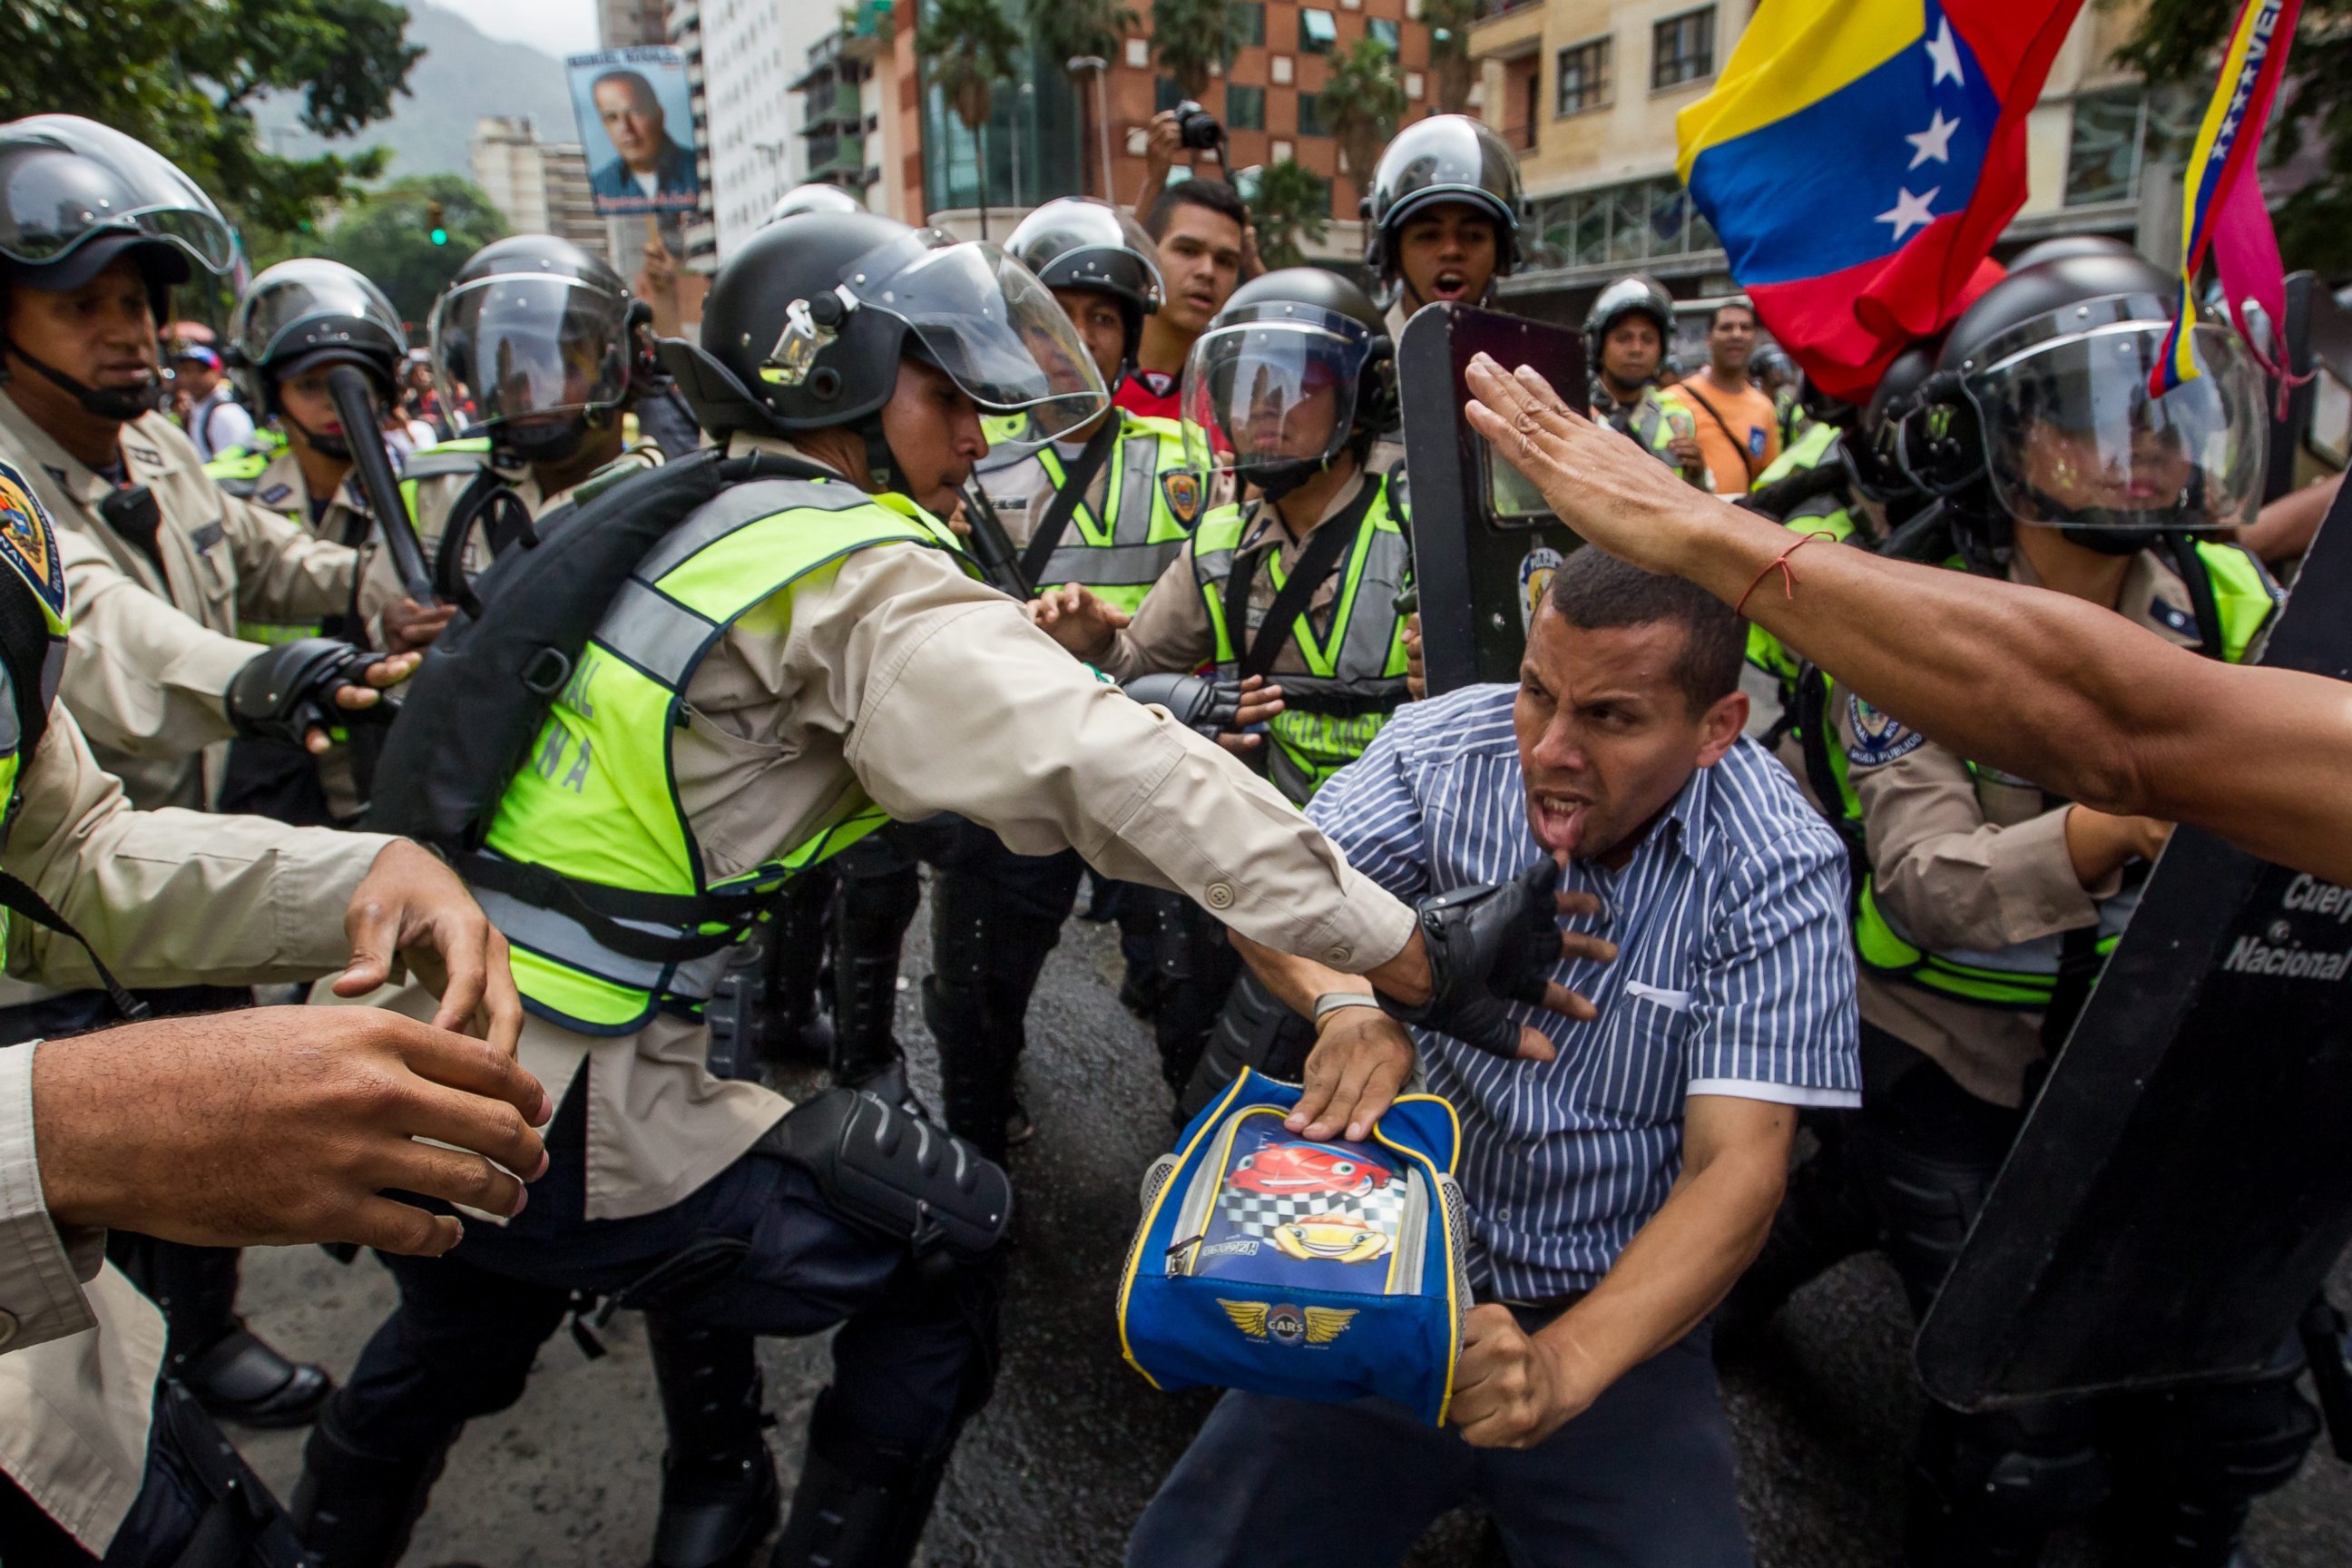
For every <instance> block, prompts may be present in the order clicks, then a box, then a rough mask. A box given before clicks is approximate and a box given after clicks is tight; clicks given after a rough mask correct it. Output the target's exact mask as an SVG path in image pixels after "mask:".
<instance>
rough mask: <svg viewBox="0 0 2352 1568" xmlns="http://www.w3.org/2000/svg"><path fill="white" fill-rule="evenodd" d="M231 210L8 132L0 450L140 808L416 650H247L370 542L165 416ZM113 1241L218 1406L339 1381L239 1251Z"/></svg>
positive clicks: (80, 683) (107, 762)
mask: <svg viewBox="0 0 2352 1568" xmlns="http://www.w3.org/2000/svg"><path fill="white" fill-rule="evenodd" d="M235 249H236V238H235V236H234V234H233V233H232V231H231V230H230V228H229V226H228V224H227V222H226V219H224V218H223V217H222V216H221V215H220V213H219V211H218V209H217V208H215V206H214V205H213V204H212V202H211V200H210V199H209V198H208V197H206V196H205V195H204V193H203V192H202V191H201V190H199V189H198V188H197V187H196V186H195V184H194V183H193V182H191V181H190V180H189V179H188V178H187V176H186V175H185V174H182V173H181V172H180V171H179V170H178V169H177V168H175V167H173V165H172V164H171V163H169V162H167V161H166V160H164V159H163V157H161V156H160V155H158V154H157V153H154V152H153V151H152V149H149V148H147V147H145V146H142V145H141V144H140V143H139V142H134V141H132V140H131V139H130V138H129V137H127V136H124V135H122V134H121V132H115V131H111V130H109V129H108V128H106V127H104V126H101V125H97V124H94V123H92V122H91V121H86V120H80V119H77V118H74V117H72V116H68V115H41V116H37V117H34V118H32V119H28V120H20V121H14V122H12V123H10V124H8V125H6V126H0V365H5V372H6V379H5V386H0V459H5V460H6V461H7V462H8V463H9V465H10V466H11V468H13V469H14V470H15V471H16V473H17V474H18V475H19V476H21V482H22V484H23V485H24V486H26V487H27V488H28V489H29V492H30V493H31V495H32V496H33V498H34V499H35V500H38V501H39V502H40V503H41V504H42V505H43V506H44V507H45V508H46V510H47V511H48V513H49V515H50V516H51V517H52V518H54V519H55V520H57V521H58V526H59V535H58V555H59V558H60V560H61V561H62V563H63V568H64V573H65V583H66V585H67V592H68V594H69V595H70V596H71V599H72V602H73V606H74V625H73V630H72V636H71V640H72V646H73V648H74V657H73V658H70V659H67V660H66V661H65V664H64V670H63V675H62V678H61V679H60V681H59V684H58V692H59V696H60V700H62V701H63V702H64V703H65V705H66V706H67V708H68V710H71V711H72V713H73V714H74V717H75V718H76V720H77V721H79V723H80V724H81V726H82V728H83V730H84V731H85V732H86V733H87V734H88V736H89V741H90V745H91V750H92V752H94V753H95V754H96V755H97V757H98V759H99V762H100V764H101V765H102V766H104V767H105V769H106V770H107V771H108V772H109V773H113V774H114V775H116V776H117V777H118V778H120V779H121V781H122V783H123V785H124V789H125V792H126V793H127V794H128V795H129V796H130V797H131V802H132V804H133V805H138V806H140V807H142V808H149V809H152V808H154V807H157V806H164V805H179V806H189V807H202V806H204V805H207V804H208V803H209V802H210V801H211V800H212V799H213V798H214V797H215V793H216V791H217V789H218V787H219V784H220V779H221V769H222V764H223V762H224V761H225V754H226V749H227V748H226V745H225V744H224V742H228V741H229V740H230V739H231V738H232V737H240V736H241V737H247V738H257V739H262V740H268V741H276V742H299V743H303V744H307V745H308V746H310V749H312V750H313V751H318V750H323V749H324V747H325V745H326V743H327V742H326V736H325V733H324V723H323V716H324V715H326V714H328V713H331V712H336V711H339V710H357V709H363V708H366V707H368V706H370V705H373V703H375V702H376V701H377V700H378V699H379V697H380V695H381V693H380V692H379V691H378V690H376V689H374V688H377V687H381V686H386V685H390V684H393V683H394V682H395V681H398V680H400V679H404V677H405V676H406V674H407V671H408V669H409V668H410V667H411V665H412V663H413V660H406V659H390V660H381V661H373V662H372V661H371V659H370V657H369V656H367V655H365V654H363V653H362V652H360V651H359V650H357V649H354V648H351V647H346V646H342V645H338V644H335V643H332V642H330V641H325V640H315V641H299V642H290V643H286V644H282V645H279V646H277V647H271V648H268V649H265V650H261V651H259V652H257V651H256V649H255V647H254V645H253V644H251V643H249V642H245V641H241V640H239V638H238V637H236V630H237V627H238V626H239V624H240V620H241V618H242V617H245V616H254V617H256V618H259V619H264V620H268V621H271V622H276V623H281V624H283V623H290V622H301V621H306V620H310V619H314V618H317V617H320V616H327V615H331V614H335V613H338V612H340V611H341V610H344V609H346V608H347V607H349V606H350V605H351V604H352V595H353V593H354V591H355V588H356V586H357V584H358V579H359V573H360V565H361V559H362V558H361V556H360V555H359V553H358V552H355V551H353V550H352V549H350V548H349V547H347V546H345V545H342V544H340V543H334V542H328V541H325V540H320V539H318V538H315V537H314V536H313V535H312V534H311V533H310V531H309V530H308V529H306V528H302V527H299V526H298V525H296V524H294V523H291V522H289V521H286V520H285V519H283V518H281V517H278V515H277V514H275V513H273V512H270V511H268V510H265V509H263V508H260V507H257V506H255V505H253V504H251V503H250V502H248V501H246V500H241V499H238V498H236V497H231V496H226V495H224V494H223V493H222V492H221V490H220V489H218V487H216V486H215V484H214V483H213V481H212V480H211V479H210V478H209V477H207V476H206V474H205V471H204V467H203V464H202V463H201V461H200V460H199V459H198V458H197V456H196V451H195V448H194V446H193V445H191V444H190V443H189V441H188V438H187V437H186V436H185V435H184V434H183V433H182V432H181V431H180V430H179V429H178V428H177V427H176V426H173V424H172V423H171V422H170V421H169V420H168V419H166V418H165V417H164V416H163V415H162V414H160V413H157V412H155V410H154V401H155V398H156V395H157V393H158V390H159V381H158V377H157V366H156V363H155V361H156V353H157V345H156V335H155V334H156V323H157V322H158V321H161V320H163V318H164V317H165V316H166V315H167V314H168V305H169V295H170V290H171V289H172V287H173V285H174V284H177V283H180V282H184V281H185V280H186V279H188V278H189V277H190V276H191V275H192V269H193V268H195V267H202V268H205V269H206V270H207V271H210V272H213V273H215V274H218V273H221V272H224V271H226V269H227V268H228V266H229V264H230V262H231V260H232V258H233V257H234V255H235ZM249 1000H250V993H249V992H243V991H237V990H233V989H221V988H215V987H210V986H193V987H188V988H183V989H177V990H174V991H173V992H170V993H166V994H155V995H152V996H150V997H149V998H147V1003H148V1005H149V1006H151V1007H152V1008H154V1009H156V1010H159V1011H180V1012H186V1011H211V1010H214V1009H217V1008H220V1007H223V1006H227V1005H237V1004H239V1003H240V1002H245V1001H249ZM0 1001H5V1007H0V1038H6V1039H13V1040H24V1039H33V1038H38V1037H43V1036H55V1035H60V1034H67V1033H72V1032H75V1031H77V1030H79V1029H82V1028H88V1027H90V1026H93V1025H96V1024H99V1023H102V1022H105V1021H107V1020H109V1019H110V1017H111V1016H112V1014H111V1010H110V1006H109V1004H108V1001H107V998H106V996H105V995H104V994H102V993H100V992H97V991H92V990H81V991H76V992H69V993H58V992H54V991H48V990H46V989H44V988H39V987H35V986H28V985H25V984H18V983H15V982H8V983H5V989H0ZM116 1248H117V1252H118V1255H119V1256H121V1258H122V1259H123V1261H124V1262H125V1263H126V1265H127V1266H129V1267H130V1268H131V1270H132V1272H133V1273H134V1274H135V1275H136V1276H137V1277H138V1278H139V1279H140V1280H141V1282H142V1284H143V1285H144V1286H145V1287H146V1289H148V1290H149V1292H150V1294H152V1295H153V1296H155V1297H156V1298H157V1299H158V1300H163V1301H164V1302H165V1303H166V1305H167V1308H168V1310H169V1313H170V1318H171V1327H172V1344H171V1347H170V1352H169V1353H170V1355H171V1358H172V1363H173V1368H174V1370H175V1371H176V1372H177V1373H178V1374H179V1375H180V1376H182V1377H183V1378H184V1379H185V1380H186V1381H187V1382H188V1384H190V1386H191V1387H192V1388H193V1389H194V1391H195V1392H196V1393H197V1394H198V1396H199V1397H200V1398H202V1399H204V1400H205V1402H206V1403H207V1404H208V1405H210V1406H211V1407H212V1408H213V1409H214V1410H215V1412H218V1413H221V1414H225V1415H232V1416H235V1417H236V1418H238V1419H241V1420H245V1421H247V1422H252V1423H259V1424H264V1425H286V1424H296V1425H299V1423H300V1422H302V1421H304V1420H307V1419H308V1418H309V1415H310V1412H311V1411H312V1410H313V1409H314V1408H315V1407H316V1406H317V1405H318V1402H319V1400H320V1398H322V1397H323V1396H324V1394H326V1391H327V1389H328V1387H329V1383H328V1380H327V1377H326V1374H325V1373H324V1372H323V1371H322V1370H320V1369H319V1368H317V1367H314V1366H308V1365H302V1364H298V1363H293V1362H290V1361H289V1360H287V1359H286V1358H285V1357H283V1356H281V1355H279V1354H278V1352H276V1351H274V1350H272V1349H271V1348H270V1347H269V1346H268V1345H266V1344H264V1343H263V1342H261V1341H259V1340H258V1339H257V1338H255V1337H254V1336H253V1335H252V1334H251V1332H250V1331H247V1329H246V1328H245V1327H244V1325H243V1324H242V1322H241V1321H239V1320H238V1319H237V1317H236V1311H235V1305H236V1253H235V1251H233V1250H231V1249H226V1248H214V1247H183V1246H179V1245H177V1244H173V1243H163V1242H147V1241H144V1240H142V1239H138V1238H132V1237H128V1236H125V1237H122V1238H121V1239H120V1240H119V1241H118V1242H117V1244H116Z"/></svg>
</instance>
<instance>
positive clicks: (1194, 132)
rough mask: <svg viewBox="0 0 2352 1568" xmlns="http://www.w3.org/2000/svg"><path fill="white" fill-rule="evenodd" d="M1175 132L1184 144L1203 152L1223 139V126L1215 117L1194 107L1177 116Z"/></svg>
mask: <svg viewBox="0 0 2352 1568" xmlns="http://www.w3.org/2000/svg"><path fill="white" fill-rule="evenodd" d="M1176 133H1177V136H1178V138H1179V139H1180V140H1181V142H1183V144H1184V145H1185V146H1187V147H1192V148H1198V149H1200V150H1202V151H1204V152H1205V151H1206V150H1208V149H1209V148H1212V147H1214V146H1216V145H1217V144H1218V143H1219V142H1223V140H1224V139H1225V128H1224V127H1223V125H1220V124H1218V123H1217V117H1216V116H1215V115H1213V114H1211V113H1210V112H1209V111H1208V110H1205V109H1195V110H1192V111H1191V112H1190V113H1188V114H1183V115H1181V116H1179V117H1178V119H1177V121H1176Z"/></svg>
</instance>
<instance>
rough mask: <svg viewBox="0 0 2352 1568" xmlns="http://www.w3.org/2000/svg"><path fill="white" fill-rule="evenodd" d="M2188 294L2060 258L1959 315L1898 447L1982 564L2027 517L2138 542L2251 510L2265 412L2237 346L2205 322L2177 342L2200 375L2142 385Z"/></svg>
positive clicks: (2070, 530) (2257, 494)
mask: <svg viewBox="0 0 2352 1568" xmlns="http://www.w3.org/2000/svg"><path fill="white" fill-rule="evenodd" d="M2178 297H2179V283H2178V281H2177V280H2176V279H2170V278H2168V277H2166V276H2165V274H2164V273H2163V272H2161V271H2159V270H2158V269H2157V268H2154V267H2152V266H2150V265H2149V264H2148V263H2147V262H2146V261H2143V260H2141V259H2140V258H2138V257H2137V256H2130V255H2113V254H2107V255H2097V254H2092V255H2077V256H2068V257H2061V258H2057V259H2055V260H2052V261H2045V262H2042V263H2041V264H2040V265H2038V266H2034V267H2031V268H2024V269H2022V270H2021V271H2017V272H2012V273H2011V274H2010V275H2009V276H2008V277H2007V278H2005V279H2002V280H2001V281H2000V282H1999V283H1997V284H1995V285H1994V286H1993V287H1992V288H1990V289H1987V290H1986V291H1985V293H1984V294H1983V295H1982V296H1981V297H1980V298H1979V299H1978V300H1977V301H1976V302H1975V303H1974V304H1972V305H1970V306H1969V309H1968V310H1966V311H1965V312H1964V313H1963V314H1962V315H1961V317H1960V319H1959V320H1958V321H1956V322H1954V323H1953V324H1952V328H1951V331H1950V332H1949V334H1948V336H1947V337H1946V339H1945V341H1944V346H1943V350H1942V352H1941V353H1939V354H1938V355H1937V363H1936V370H1935V373H1934V374H1932V375H1930V376H1929V377H1928V378H1927V381H1926V383H1925V384H1923V385H1922V386H1921V387H1920V389H1919V391H1918V394H1917V395H1916V398H1915V399H1914V402H1913V405H1912V407H1911V408H1910V409H1909V410H1908V411H1906V413H1905V415H1904V416H1903V417H1902V420H1901V422H1900V426H1899V428H1898V429H1897V430H1896V431H1895V434H1894V436H1893V437H1892V438H1891V442H1890V444H1891V446H1892V447H1893V449H1894V456H1895V461H1896V462H1897V463H1899V465H1900V466H1901V467H1902V468H1903V469H1904V471H1905V473H1906V475H1908V476H1909V477H1910V478H1911V479H1912V480H1913V481H1914V482H1916V484H1917V485H1918V486H1919V487H1920V488H1921V489H1925V490H1927V491H1929V492H1931V493H1934V494H1937V495H1943V496H1948V497H1950V498H1952V500H1953V502H1954V505H1953V508H1952V510H1953V514H1954V518H1955V522H1956V531H1958V532H1959V533H1960V534H1961V536H1962V541H1963V544H1964V547H1969V550H1968V552H1969V554H1970V556H1971V559H1972V561H1975V562H1977V563H1979V564H1983V565H1987V566H1995V565H1999V564H2000V563H2001V562H2002V561H2003V559H2004V557H2005V552H2006V551H2007V549H2008V547H2009V545H2010V543H2011V538H2012V534H2011V527H2012V525H2018V524H2022V525H2027V526H2035V527H2050V528H2057V529H2059V530H2061V531H2063V533H2064V535H2065V537H2066V538H2067V539H2068V540H2069V541H2071V542H2074V543H2077V544H2081V545H2084V546H2085V547H2087V548H2090V549H2094V550H2100V551H2105V552H2109V553H2113V554H2118V555H2129V554H2137V552H2140V551H2142V550H2146V549H2148V548H2150V547H2152V546H2153V545H2155V544H2157V543H2158V542H2160V541H2162V540H2163V539H2164V538H2165V537H2166V536H2167V535H2170V534H2193V533H2208V532H2215V531H2221V530H2225V529H2231V528H2235V527H2238V526H2240V525H2242V524H2244V523H2246V522H2250V521H2252V519H2253V514H2254V510H2255V508H2256V507H2257V506H2258V505H2259V504H2260V502H2261V499H2262V485H2263V458H2264V446H2265V443H2266V440H2267V437H2268V434H2269V421H2268V419H2267V416H2266V410H2265V409H2264V407H2263V381H2262V375H2261V374H2260V372H2259V371H2258V370H2257V369H2256V368H2255V366H2254V363H2253V361H2252V356H2251V355H2250V354H2249V353H2247V352H2246V348H2245V345H2244V344H2243V343H2242V342H2240V340H2239V339H2238V337H2237V335H2236V334H2235V333H2234V332H2233V331H2231V330H2230V329H2229V328H2228V327H2226V326H2224V325H2221V323H2218V322H2214V321H2200V322H2199V323H2198V324H2197V325H2196V326H2194V327H2192V328H2191V329H2189V333H2188V341H2187V343H2186V345H2185V347H2186V350H2187V353H2188V354H2189V358H2190V359H2191V361H2192V362H2193V363H2195V364H2196V366H2197V368H2198V370H2199V372H2200V374H2199V375H2198V376H2197V377H2196V378H2195V379H2193V380H2189V381H2184V382H2182V383H2181V384H2179V385H2178V386H2175V387H2174V388H2172V389H2171V390H2170V391H2168V392H2167V393H2165V394H2164V395H2162V396H2160V397H2159V396H2152V395H2150V394H2149V391H2148V379H2149V373H2150V372H2151V371H2152V370H2154V369H2155V368H2156V367H2157V366H2158V365H2159V364H2161V363H2163V362H2164V359H2165V345H2166V342H2167V340H2168V336H2169V334H2170V331H2171V327H2172V313H2173V309H2174V306H2175V304H2176V303H2177V302H2178Z"/></svg>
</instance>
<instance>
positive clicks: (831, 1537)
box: [768, 1390, 947, 1568]
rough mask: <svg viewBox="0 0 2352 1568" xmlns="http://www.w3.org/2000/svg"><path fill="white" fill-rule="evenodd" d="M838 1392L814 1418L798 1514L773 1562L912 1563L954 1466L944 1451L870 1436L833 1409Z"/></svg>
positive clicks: (797, 1567)
mask: <svg viewBox="0 0 2352 1568" xmlns="http://www.w3.org/2000/svg"><path fill="white" fill-rule="evenodd" d="M832 1398H833V1395H832V1393H831V1391H830V1390H828V1391H827V1392H826V1393H824V1394H821V1395H819V1396H818V1398H817V1404H816V1410H815V1412H814V1415H811V1416H810V1418H809V1445H808V1458H807V1460H806V1462H805V1463H803V1465H802V1467H801V1479H800V1485H799V1486H798V1487H796V1488H795V1489H793V1512H792V1517H791V1518H790V1519H788V1520H786V1521H784V1533H783V1534H782V1537H780V1538H779V1539H778V1540H777V1542H776V1550H775V1554H774V1555H773V1556H772V1557H770V1558H769V1559H768V1568H907V1564H908V1563H911V1562H913V1561H914V1557H915V1548H916V1546H917V1545H919V1543H920V1542H921V1541H922V1539H923V1526H924V1525H925V1524H926V1523H928V1522H929V1520H930V1517H931V1501H932V1500H933V1499H934V1498H935V1497H937V1496H938V1495H939V1489H940V1477H941V1476H942V1475H943V1474H944V1473H945V1472H946V1470H947V1455H946V1454H945V1453H944V1452H942V1453H940V1454H936V1455H931V1456H928V1457H919V1456H915V1455H909V1454H906V1453H901V1452H896V1451H893V1450H891V1449H887V1448H882V1447H876V1446H874V1445H872V1444H869V1443H864V1442H861V1441H859V1440H858V1439H856V1437H854V1436H850V1435H849V1434H847V1433H846V1432H845V1431H843V1430H842V1428H841V1425H840V1423H839V1422H838V1421H837V1420H835V1418H834V1417H833V1415H832Z"/></svg>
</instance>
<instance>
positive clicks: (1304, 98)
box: [1298, 92, 1330, 136]
mask: <svg viewBox="0 0 2352 1568" xmlns="http://www.w3.org/2000/svg"><path fill="white" fill-rule="evenodd" d="M1315 98H1316V95H1315V94H1314V93H1311V92H1302V93H1300V94H1299V95H1298V133H1299V134H1300V135H1301V136H1328V135H1329V134H1330V132H1328V131H1326V130H1324V129H1323V116H1322V115H1321V114H1320V113H1319V112H1318V110H1317V109H1316V105H1315Z"/></svg>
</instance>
